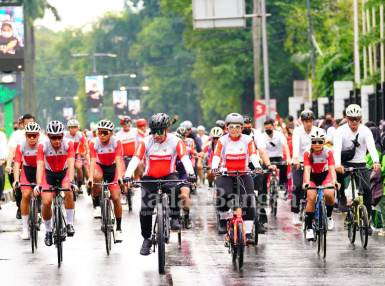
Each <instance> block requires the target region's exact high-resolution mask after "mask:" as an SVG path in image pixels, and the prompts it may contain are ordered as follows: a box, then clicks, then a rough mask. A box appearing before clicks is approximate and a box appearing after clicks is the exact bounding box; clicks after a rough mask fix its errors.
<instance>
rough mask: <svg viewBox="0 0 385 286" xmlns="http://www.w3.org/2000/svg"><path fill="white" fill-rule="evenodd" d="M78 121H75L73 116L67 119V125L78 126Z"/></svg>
mask: <svg viewBox="0 0 385 286" xmlns="http://www.w3.org/2000/svg"><path fill="white" fill-rule="evenodd" d="M79 126H80V124H79V121H77V120H76V119H75V118H73V119H70V120H68V122H67V127H68V128H69V127H79Z"/></svg>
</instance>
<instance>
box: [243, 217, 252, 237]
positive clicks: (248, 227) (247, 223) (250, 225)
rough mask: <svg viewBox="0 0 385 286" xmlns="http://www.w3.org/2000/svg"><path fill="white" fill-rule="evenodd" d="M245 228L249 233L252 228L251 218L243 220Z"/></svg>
mask: <svg viewBox="0 0 385 286" xmlns="http://www.w3.org/2000/svg"><path fill="white" fill-rule="evenodd" d="M245 229H246V234H248V233H251V231H252V229H253V221H252V220H245Z"/></svg>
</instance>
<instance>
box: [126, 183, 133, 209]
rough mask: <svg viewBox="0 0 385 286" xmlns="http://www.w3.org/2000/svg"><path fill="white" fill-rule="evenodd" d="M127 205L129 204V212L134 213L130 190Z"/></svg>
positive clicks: (129, 190)
mask: <svg viewBox="0 0 385 286" xmlns="http://www.w3.org/2000/svg"><path fill="white" fill-rule="evenodd" d="M127 204H128V212H129V213H132V190H131V188H129V189H128V190H127Z"/></svg>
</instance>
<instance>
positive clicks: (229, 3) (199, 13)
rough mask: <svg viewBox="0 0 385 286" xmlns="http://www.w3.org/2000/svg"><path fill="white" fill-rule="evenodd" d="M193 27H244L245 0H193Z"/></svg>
mask: <svg viewBox="0 0 385 286" xmlns="http://www.w3.org/2000/svg"><path fill="white" fill-rule="evenodd" d="M192 7H193V18H194V22H193V26H194V29H214V28H244V27H245V26H246V18H245V12H246V8H245V7H246V6H245V0H193V2H192Z"/></svg>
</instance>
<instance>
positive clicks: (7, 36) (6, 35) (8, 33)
mask: <svg viewBox="0 0 385 286" xmlns="http://www.w3.org/2000/svg"><path fill="white" fill-rule="evenodd" d="M1 34H2V35H3V37H4V38H10V37H12V32H2V33H1Z"/></svg>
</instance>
